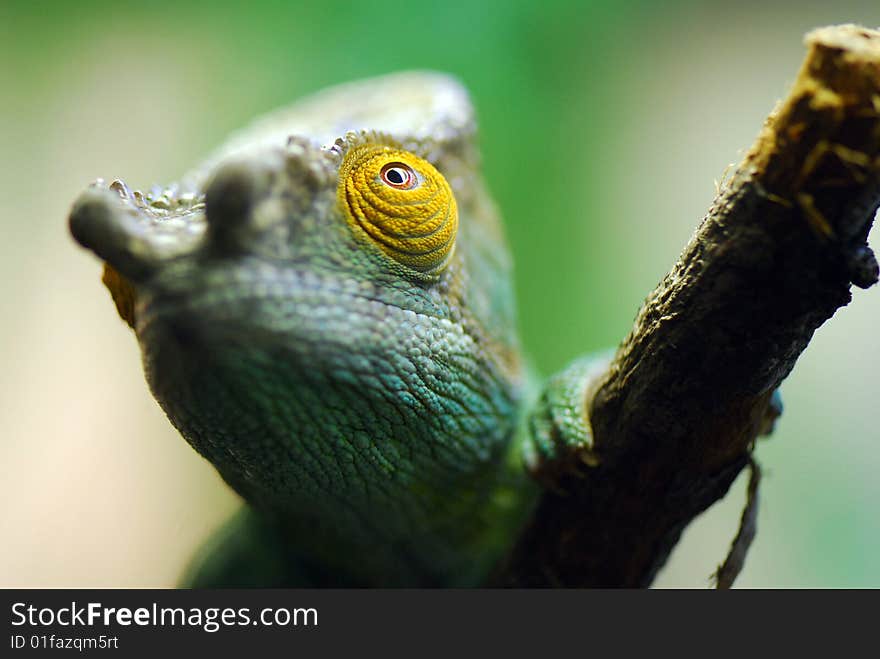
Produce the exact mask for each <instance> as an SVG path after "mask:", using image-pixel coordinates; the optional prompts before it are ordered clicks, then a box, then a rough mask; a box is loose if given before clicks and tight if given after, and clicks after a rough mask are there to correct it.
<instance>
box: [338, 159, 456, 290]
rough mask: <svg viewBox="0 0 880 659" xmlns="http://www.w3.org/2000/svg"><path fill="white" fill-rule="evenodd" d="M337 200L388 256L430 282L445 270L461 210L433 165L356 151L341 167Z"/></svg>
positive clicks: (354, 221) (348, 216)
mask: <svg viewBox="0 0 880 659" xmlns="http://www.w3.org/2000/svg"><path fill="white" fill-rule="evenodd" d="M337 195H338V197H339V203H340V205H341V206H342V209H343V211H344V213H345V216H346V218H347V219H348V222H349V224H350V225H352V227H353V228H354V229H355V230H356V231H362V232H364V233H365V234H366V235H367V236H369V238H370V239H371V240H372V241H373V242H374V243H375V244H376V245H378V247H379V248H380V249H381V250H382V251H383V252H384V253H385V254H386V255H387V256H388V257H390V258H392V259H394V260H395V261H397V262H398V263H400V264H401V265H404V266H406V267H408V268H411V269H413V270H415V271H417V272H419V273H422V274H424V275H427V276H429V277H431V276H436V275H439V274H440V272H442V271H443V269H444V268H445V267H446V264H447V263H448V262H449V258H450V256H451V255H452V248H453V246H454V244H455V234H456V231H457V230H458V208H457V207H456V205H455V197H454V196H453V195H452V189H451V188H450V187H449V183H447V182H446V179H445V178H443V175H442V174H441V173H440V172H438V171H437V170H436V169H435V168H434V166H433V165H431V164H430V163H429V162H427V161H425V160H422V159H421V158H419V157H417V156H414V155H413V154H411V153H409V152H407V151H402V150H400V149H395V148H392V147H389V146H382V145H376V144H366V145H361V146H356V147H354V148H352V149H351V150H350V151H349V152H348V153H347V154H346V155H345V159H344V160H343V162H342V166H341V168H340V170H339V188H338V190H337Z"/></svg>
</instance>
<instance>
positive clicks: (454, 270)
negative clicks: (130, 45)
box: [70, 73, 590, 586]
mask: <svg viewBox="0 0 880 659" xmlns="http://www.w3.org/2000/svg"><path fill="white" fill-rule="evenodd" d="M475 134H476V128H475V121H474V116H473V110H472V108H471V104H470V102H469V100H468V97H467V94H466V92H465V91H464V90H463V88H462V87H461V86H460V85H459V84H458V83H457V82H456V81H455V80H453V79H451V78H449V77H447V76H444V75H441V74H434V73H403V74H395V75H392V76H387V77H384V78H379V79H373V80H367V81H362V82H357V83H350V84H348V85H343V86H341V87H338V88H333V89H331V90H327V91H325V92H323V93H320V94H318V95H316V96H314V97H311V98H309V99H306V100H304V101H301V102H300V103H298V104H296V105H294V106H292V107H291V108H289V109H286V110H282V111H280V112H278V113H276V114H274V115H270V116H269V117H267V118H266V119H263V120H262V121H260V122H258V123H257V124H255V125H254V126H253V127H252V128H250V129H248V130H246V131H244V132H243V133H242V134H240V135H238V136H234V137H233V138H232V139H231V140H230V142H229V143H228V144H227V145H226V146H224V147H222V148H221V149H220V150H219V151H218V152H217V153H216V154H215V155H214V156H212V157H211V158H209V159H208V161H207V162H206V163H205V164H203V165H202V166H201V167H199V168H197V169H196V170H194V172H193V173H191V174H189V175H187V176H186V177H185V178H184V179H183V181H181V183H179V184H177V185H175V186H171V187H170V188H167V189H155V190H153V191H152V192H150V193H147V194H143V193H140V192H133V191H132V190H131V189H129V188H128V186H126V185H125V184H124V183H122V182H121V181H118V180H117V181H114V182H113V183H111V184H109V185H106V184H104V183H102V182H98V183H97V184H95V185H93V186H92V187H91V188H89V189H88V190H86V192H84V193H83V194H82V195H81V197H80V198H79V199H78V200H77V202H76V203H75V204H74V207H73V210H72V211H71V216H70V228H71V231H72V233H73V235H74V237H75V238H76V240H77V241H78V242H80V243H81V244H82V245H83V246H85V247H87V248H89V249H91V250H93V251H94V252H95V253H96V254H97V255H98V256H99V257H100V258H102V259H103V260H104V261H105V262H106V264H107V265H106V267H105V275H104V281H105V283H106V284H107V286H108V288H109V289H110V291H111V293H112V294H113V298H114V301H115V302H116V305H117V308H118V310H119V313H120V315H121V316H122V317H123V318H124V319H125V320H126V321H127V322H129V324H130V325H131V326H132V327H133V329H134V330H135V333H136V335H137V338H138V341H139V343H140V346H141V349H142V355H143V364H144V370H145V374H146V378H147V381H148V383H149V385H150V388H151V390H152V392H153V394H154V396H155V397H156V399H157V400H158V402H159V403H160V405H161V406H162V408H163V409H164V411H165V412H166V414H167V415H168V417H169V419H170V420H171V422H172V423H173V424H174V426H175V427H176V428H177V429H178V430H179V431H180V432H181V434H182V435H183V436H184V437H185V438H186V440H187V441H188V442H189V443H190V444H191V445H192V446H193V447H194V448H195V449H196V450H197V451H198V452H199V453H200V454H201V455H203V456H204V457H205V458H207V459H208V460H210V461H211V463H213V465H214V466H215V467H216V468H217V470H218V471H219V473H220V474H221V476H222V477H223V478H224V480H225V481H226V482H227V483H228V484H229V485H230V486H231V487H233V488H234V489H235V491H236V492H238V493H239V494H240V495H241V496H242V497H243V499H244V500H245V502H246V503H247V505H246V506H245V508H244V510H243V511H242V512H241V513H239V514H238V515H237V516H236V517H235V518H234V519H233V520H231V521H230V522H229V524H227V525H226V527H224V528H223V529H221V530H220V531H219V532H218V534H217V537H216V538H214V539H213V540H212V541H211V542H209V543H208V545H207V546H206V548H205V549H204V550H203V551H202V552H201V554H200V556H199V557H197V558H196V559H195V561H194V562H193V565H192V566H191V567H190V569H189V571H188V574H187V576H186V577H185V579H184V583H186V584H188V585H196V586H204V585H312V586H322V585H364V586H410V585H421V586H424V585H430V586H465V585H477V584H480V583H482V582H484V580H485V579H486V578H487V575H489V574H490V572H491V570H492V568H493V566H495V565H497V564H498V562H499V561H500V560H502V559H503V557H504V554H505V551H506V550H508V549H509V548H510V546H511V543H512V542H513V539H514V538H515V536H516V533H517V531H518V529H519V528H520V527H521V525H522V524H523V523H524V521H525V520H526V519H527V517H528V514H529V512H530V510H531V507H532V504H533V503H534V501H535V498H536V495H537V493H538V492H539V491H540V487H539V485H537V482H538V480H540V479H537V480H536V479H535V478H533V476H534V475H538V476H540V475H541V474H547V473H551V472H552V471H553V468H555V467H558V466H559V465H564V464H565V462H566V457H567V455H568V454H569V453H570V451H568V452H566V449H567V448H571V447H575V448H576V449H577V450H578V451H580V454H581V458H583V459H582V460H581V464H582V465H583V464H584V463H586V464H589V463H590V459H588V456H589V444H590V437H589V429H588V426H587V423H586V418H585V415H584V410H583V405H584V400H585V396H584V387H585V383H586V382H587V379H588V378H587V377H586V374H588V372H589V368H588V367H587V366H585V364H586V363H587V362H584V361H583V360H581V361H578V362H575V363H574V364H573V365H572V367H571V368H570V369H569V370H568V371H566V372H565V373H563V374H561V375H560V376H557V377H556V378H553V379H551V380H550V381H549V383H548V385H547V387H546V388H545V390H544V391H543V392H541V391H540V390H539V389H538V387H537V386H536V384H535V382H536V380H535V378H534V377H532V376H531V374H530V371H529V369H528V368H527V367H526V366H525V365H524V361H523V358H522V356H521V352H520V347H519V342H518V339H517V334H516V313H515V305H514V297H513V291H512V285H511V273H510V269H511V264H510V260H509V256H508V253H507V249H506V246H505V242H504V238H503V234H502V231H501V228H500V223H499V217H498V213H497V211H496V208H495V206H494V204H493V202H492V200H491V198H490V196H489V193H488V191H487V189H486V186H485V183H484V181H483V179H482V177H481V174H480V170H479V154H478V151H477V147H476V143H475ZM585 456H587V457H585Z"/></svg>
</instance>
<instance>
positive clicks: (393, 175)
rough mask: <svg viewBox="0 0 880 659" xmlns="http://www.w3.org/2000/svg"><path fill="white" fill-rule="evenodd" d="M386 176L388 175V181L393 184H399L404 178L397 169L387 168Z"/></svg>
mask: <svg viewBox="0 0 880 659" xmlns="http://www.w3.org/2000/svg"><path fill="white" fill-rule="evenodd" d="M386 176H387V177H388V181H389V182H391V183H394V185H400V184H401V183H403V182H404V181H405V180H406V179H405V178H404V177H403V173H402V172H401V171H400V170H399V169H389V170H388V173H387V174H386Z"/></svg>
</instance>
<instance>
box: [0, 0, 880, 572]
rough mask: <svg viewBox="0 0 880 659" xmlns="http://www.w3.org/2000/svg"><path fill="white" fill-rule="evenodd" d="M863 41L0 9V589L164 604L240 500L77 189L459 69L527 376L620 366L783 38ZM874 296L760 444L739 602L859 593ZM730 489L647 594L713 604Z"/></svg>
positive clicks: (528, 11) (853, 2) (776, 66)
mask: <svg viewBox="0 0 880 659" xmlns="http://www.w3.org/2000/svg"><path fill="white" fill-rule="evenodd" d="M841 22H858V23H862V24H864V25H868V26H872V27H873V26H877V25H880V5H878V4H877V2H876V0H861V1H857V0H841V1H840V2H836V3H829V2H827V1H826V2H798V3H782V2H780V3H774V2H761V3H758V2H740V3H730V2H702V3H697V2H686V1H679V2H666V3H655V2H648V1H632V2H620V1H616V2H607V1H604V0H602V1H595V2H579V3H575V2H551V1H546V0H545V1H544V2H540V3H538V2H535V3H526V2H490V3H477V2H473V1H470V2H444V3H436V4H431V3H424V2H423V3H355V2H350V1H349V2H335V1H326V0H325V1H324V2H321V3H313V4H312V3H292V2H271V1H257V0H253V1H251V2H248V3H242V4H241V5H233V4H228V5H226V4H223V3H216V2H212V3H192V4H186V5H184V4H183V3H180V2H163V3H150V2H139V3H120V2H113V3H110V2H103V3H98V2H83V1H80V2H76V3H72V2H64V3H62V2H58V3H51V2H9V1H8V0H3V1H2V2H0V99H2V100H0V153H2V159H0V227H2V238H3V239H2V241H0V282H2V284H0V285H2V286H3V291H2V294H0V305H2V308H0V314H2V315H0V317H2V323H0V363H2V368H0V433H2V441H0V538H2V544H0V585H2V586H13V585H16V586H46V585H56V586H62V585H77V586H128V585H137V586H157V585H158V586H163V585H171V584H172V583H174V580H175V579H176V577H177V575H178V574H179V572H180V570H181V568H182V565H183V564H184V562H185V560H186V558H187V557H188V556H189V554H190V553H191V551H192V550H193V548H194V547H195V545H196V544H197V543H198V542H199V541H200V540H201V539H202V538H203V537H204V536H205V535H206V534H207V533H208V532H209V531H210V530H211V529H212V528H214V527H215V526H217V525H218V524H219V523H220V521H221V520H222V519H223V518H224V517H225V516H226V515H227V514H228V513H229V511H230V510H231V509H233V508H234V507H235V506H236V505H237V502H236V499H235V497H234V496H233V495H232V494H231V493H230V492H229V490H228V489H227V488H226V487H225V486H224V485H223V484H222V482H221V481H220V479H219V478H218V477H217V476H216V475H215V474H214V472H213V470H212V468H211V467H210V466H209V465H208V464H207V463H206V462H204V461H203V460H202V459H201V458H199V457H198V456H197V455H196V454H195V453H194V452H193V451H192V450H191V449H190V448H189V447H188V446H187V445H186V444H185V442H184V441H183V440H182V439H181V438H180V437H179V436H178V435H177V434H176V432H175V431H174V430H173V429H172V428H171V426H170V425H169V424H168V423H167V421H166V420H165V419H164V417H163V415H162V412H161V411H160V410H159V408H158V406H157V405H156V404H155V402H154V401H153V400H152V398H151V397H150V395H149V393H148V391H147V388H146V385H145V384H144V381H143V376H142V374H141V370H140V358H139V353H138V349H137V346H136V343H135V340H134V338H133V336H132V335H131V333H130V331H129V330H128V328H127V327H125V326H124V325H123V323H122V322H121V321H119V319H118V318H117V317H116V313H115V311H114V309H113V307H112V304H111V303H110V299H109V296H108V295H107V293H106V291H105V290H104V289H103V287H102V286H101V285H100V283H99V276H100V265H99V263H98V262H97V261H96V260H95V259H94V258H92V257H91V255H89V254H87V253H86V252H83V251H81V250H80V249H78V248H77V247H76V246H75V245H74V243H73V241H72V240H71V239H70V238H69V237H68V234H67V229H66V214H67V211H68V209H69V205H70V203H71V202H72V200H73V199H74V197H75V196H76V195H77V194H78V192H80V190H81V189H83V188H84V187H85V186H86V185H87V184H88V183H89V182H90V181H92V180H93V179H95V178H97V177H104V178H108V179H112V178H114V177H121V178H124V179H125V180H126V181H127V182H128V183H130V184H131V185H132V186H137V187H147V186H149V185H150V184H152V183H162V182H170V181H173V180H174V179H176V178H177V177H179V176H180V175H181V174H182V173H183V172H184V171H185V170H186V169H187V168H188V167H190V166H192V165H193V164H195V163H196V162H197V161H198V160H199V158H200V157H201V156H203V155H204V154H205V153H206V152H207V151H209V150H210V149H211V148H212V147H213V146H216V145H217V144H218V143H219V142H220V140H221V139H222V138H223V137H224V136H225V135H226V134H227V133H228V132H229V131H230V130H233V129H235V128H237V127H239V126H241V125H242V124H244V123H246V122H247V121H248V120H250V119H251V118H253V117H254V116H256V115H258V114H260V113H262V112H265V111H267V110H270V109H272V108H274V107H276V106H279V105H283V104H285V103H288V102H290V101H292V100H294V99H296V98H297V97H299V96H301V95H302V94H305V93H307V92H311V91H313V90H317V89H319V88H321V87H324V86H326V85H329V84H333V83H337V82H342V81H345V80H350V79H354V78H359V77H363V76H368V75H375V74H381V73H386V72H389V71H394V70H400V69H410V68H431V69H439V70H443V71H449V72H451V73H454V74H456V75H458V76H459V77H460V78H461V79H462V80H463V81H464V82H465V84H466V85H467V86H468V87H469V89H470V90H471V92H472V94H473V99H474V102H475V104H476V107H477V110H478V114H479V118H480V125H481V134H482V146H483V153H484V163H485V171H486V176H487V178H488V181H489V185H490V187H491V189H492V190H493V191H494V194H495V196H496V198H497V200H498V203H499V205H500V207H501V209H502V212H503V214H504V216H505V222H506V226H507V230H508V235H509V238H510V243H511V248H512V251H513V254H514V258H515V262H516V289H517V293H518V300H519V307H520V314H521V315H520V324H521V329H522V334H523V338H524V342H525V344H526V346H527V348H528V350H529V352H530V353H531V355H532V356H533V358H534V360H535V362H536V363H537V365H538V366H539V367H540V369H541V370H542V371H544V372H545V373H549V372H551V371H554V370H556V369H558V368H560V367H561V366H562V365H563V364H564V363H565V362H566V361H567V360H569V359H570V358H572V357H574V356H575V355H577V354H578V353H582V352H585V351H589V350H595V349H599V348H603V347H606V346H611V345H615V344H616V343H617V342H618V341H619V340H620V339H621V338H623V336H624V335H625V334H626V332H627V331H628V329H629V326H630V323H631V321H632V318H633V316H634V314H635V312H636V310H637V308H638V306H639V304H640V302H641V300H642V299H643V298H644V296H645V295H646V294H647V293H648V292H649V291H650V290H651V289H652V288H653V286H654V285H655V284H656V282H657V281H658V280H659V279H660V278H661V276H662V275H663V274H665V272H666V271H667V270H668V268H669V267H670V266H671V265H672V263H673V262H674V261H675V258H676V257H677V255H678V253H679V251H680V250H681V248H682V246H683V245H684V244H685V242H686V241H687V240H688V238H689V237H690V235H691V234H692V232H693V230H694V228H695V227H696V225H697V224H698V222H699V220H700V218H701V217H702V215H703V213H704V212H705V210H706V209H707V208H708V206H709V204H710V203H711V201H712V199H713V196H714V191H715V188H714V180H715V179H720V178H721V175H722V172H723V171H724V170H725V168H726V167H727V165H728V164H730V163H734V162H736V161H738V159H739V157H740V155H741V152H742V150H743V149H745V148H746V147H748V146H749V145H750V144H751V142H752V140H753V138H754V136H755V135H756V134H757V132H758V130H759V128H760V126H761V123H762V121H763V119H764V117H765V116H766V114H767V113H768V112H769V111H770V109H771V108H772V107H773V105H774V103H775V102H776V100H777V99H778V98H780V97H781V96H782V95H783V94H784V92H785V90H786V88H787V85H788V84H789V83H790V82H791V81H792V80H793V78H794V75H795V73H796V72H797V69H798V67H799V65H800V62H801V59H802V57H803V52H804V51H803V46H802V37H803V34H804V33H805V32H806V31H808V30H809V29H811V28H813V27H817V26H821V25H825V24H830V23H841ZM878 321H880V291H876V290H874V291H867V292H862V291H855V302H854V304H853V305H851V307H848V308H846V309H844V310H842V311H840V312H839V313H838V315H837V316H836V317H835V318H834V320H833V321H832V322H830V323H829V324H828V325H827V326H825V327H823V328H821V329H820V330H819V331H818V332H817V334H816V336H815V338H814V340H813V342H812V344H811V345H810V347H809V349H808V350H807V352H806V353H805V354H804V356H803V357H802V358H801V360H800V362H799V363H798V366H797V368H796V369H795V371H794V373H793V375H792V376H791V377H790V378H789V379H788V380H787V381H786V383H785V385H784V387H783V392H784V397H785V403H786V412H785V415H784V417H783V419H782V421H781V423H780V424H779V426H778V431H777V433H776V435H775V436H774V437H772V438H771V439H770V440H768V441H766V442H763V443H762V444H761V445H760V447H759V451H758V455H759V459H760V460H761V462H762V463H763V464H764V466H765V469H766V474H767V477H766V479H765V482H764V488H763V492H762V500H761V509H760V517H759V533H758V537H757V540H756V542H755V544H754V547H753V550H752V552H751V555H750V556H749V559H748V561H747V563H746V568H745V571H744V573H743V574H742V576H741V578H740V580H739V582H738V585H740V586H875V587H876V586H880V561H878V560H877V558H878V555H880V515H878V513H877V505H878V504H880V478H878V477H877V474H878V472H880V451H878V446H877V441H878V439H880V431H878V429H877V414H876V402H875V400H876V394H875V388H874V386H875V382H876V366H877V359H876V358H875V357H873V355H874V354H875V353H874V332H875V330H874V328H875V327H876V324H877V323H878ZM743 480H744V479H743V478H741V479H740V480H739V481H738V482H737V484H736V485H735V487H734V488H733V489H732V490H731V493H730V495H729V496H728V497H727V499H726V500H725V501H724V502H722V503H720V504H718V505H716V506H715V507H714V508H712V509H711V510H710V511H709V512H708V513H706V514H704V515H703V516H702V517H701V518H700V519H698V520H697V522H696V523H695V524H694V525H692V526H691V528H690V529H689V530H688V531H687V533H686V535H685V537H684V539H683V541H682V543H681V544H680V545H679V546H678V548H677V549H676V551H675V553H674V554H673V556H672V559H671V560H670V563H669V564H668V566H667V567H666V568H665V569H664V571H663V572H662V573H661V575H660V577H659V579H658V580H657V584H656V585H658V586H697V587H703V586H705V585H707V584H708V578H709V575H710V574H711V573H712V571H713V570H714V569H715V567H716V566H717V564H718V563H719V562H720V560H721V559H722V558H723V556H724V553H725V551H726V548H727V546H728V543H729V541H730V539H731V538H732V537H733V535H734V533H735V530H736V525H737V522H738V518H739V513H740V508H741V505H742V502H743V500H744V489H745V488H744V482H743Z"/></svg>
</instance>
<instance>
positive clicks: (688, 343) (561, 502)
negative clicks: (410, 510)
mask: <svg viewBox="0 0 880 659" xmlns="http://www.w3.org/2000/svg"><path fill="white" fill-rule="evenodd" d="M806 43H807V46H808V54H807V57H806V60H805V62H804V65H803V67H802V69H801V71H800V73H799V75H798V78H797V80H796V82H795V84H794V86H793V88H792V90H791V92H790V94H789V96H788V98H787V99H786V100H785V101H784V102H783V103H781V104H780V106H779V107H778V108H777V109H776V111H775V112H774V113H773V114H771V116H770V117H769V118H768V120H767V122H766V123H765V126H764V128H763V130H762V132H761V134H760V135H759V137H758V139H757V141H756V143H755V145H754V146H753V147H752V148H751V150H750V151H749V152H748V154H747V155H746V156H745V159H744V160H743V162H742V164H741V165H740V166H739V168H738V169H737V171H736V173H735V174H734V175H733V177H732V179H731V180H730V181H729V182H728V183H727V184H726V186H725V187H724V189H723V190H722V191H721V193H720V194H719V195H718V197H717V198H716V200H715V202H714V204H713V206H712V208H711V210H710V211H709V214H708V215H707V216H706V218H705V219H704V220H703V222H702V224H701V225H700V227H699V229H698V230H697V233H696V235H695V236H694V238H693V239H692V240H691V242H690V244H688V245H687V247H686V248H685V250H684V252H683V253H682V255H681V257H680V259H679V261H678V263H677V264H676V265H675V267H674V268H673V269H672V271H671V272H670V273H669V274H668V275H667V276H666V277H665V278H664V279H663V281H661V282H660V284H659V285H658V286H657V288H656V289H655V290H654V292H653V293H651V295H650V296H649V297H648V299H647V300H646V302H645V304H644V306H643V307H642V309H641V311H640V312H639V314H638V316H637V318H636V320H635V325H634V327H633V329H632V332H631V333H630V335H629V337H627V339H626V340H625V341H624V342H623V344H622V345H621V346H620V348H619V350H618V352H617V354H616V356H615V357H614V359H613V361H612V363H611V366H610V368H609V370H608V371H607V373H606V374H605V375H604V376H603V377H602V378H600V379H599V380H598V381H596V383H595V385H594V386H593V387H592V388H591V392H592V397H591V400H589V401H588V406H587V408H588V410H589V421H590V424H591V427H592V430H593V436H594V442H595V449H594V450H595V452H596V453H597V454H598V456H599V459H600V464H599V465H598V466H597V467H595V468H593V469H591V470H590V471H589V472H588V473H587V475H586V477H584V478H578V477H576V476H573V475H571V476H562V477H561V480H560V482H559V483H558V485H559V487H558V490H559V491H562V492H568V493H569V494H568V495H564V496H563V495H560V494H558V493H555V492H553V491H550V490H547V491H546V492H545V493H544V494H543V495H542V499H541V501H540V503H539V506H538V509H537V512H536V513H535V515H534V517H533V520H532V522H531V524H530V526H529V527H528V528H527V529H526V530H525V531H524V532H523V534H522V535H521V537H520V538H519V542H518V544H517V546H516V548H515V550H514V552H513V553H512V555H511V556H510V558H509V561H508V563H507V565H506V568H505V570H504V572H503V577H502V578H501V583H504V584H506V585H518V586H557V585H563V586H647V585H649V584H650V583H651V581H652V580H653V578H654V576H655V575H656V573H657V571H658V570H659V568H660V567H661V566H662V565H663V564H664V562H665V561H666V559H667V557H668V555H669V553H670V551H671V550H672V548H673V547H674V545H675V544H676V543H677V541H678V539H679V537H680V534H681V532H682V530H683V529H684V528H685V526H687V524H688V523H689V522H690V521H691V520H692V519H693V518H694V517H695V516H696V515H698V514H699V513H700V512H702V511H703V510H705V509H706V508H707V507H708V506H710V505H711V504H712V503H714V502H715V501H716V500H718V499H720V498H721V497H722V496H723V495H724V494H725V492H726V491H727V489H728V488H729V487H730V485H731V483H732V482H733V480H734V479H735V478H736V476H737V474H739V472H740V470H741V469H742V468H743V467H744V466H745V465H746V464H748V463H749V460H750V454H751V450H752V448H753V446H754V441H755V438H756V437H757V436H758V434H760V433H761V431H762V430H763V429H765V428H766V425H767V420H768V418H769V417H772V416H773V411H772V406H771V405H770V403H771V397H772V394H773V392H774V390H775V389H776V387H777V386H779V384H780V382H782V380H783V379H784V378H785V377H786V376H787V375H788V374H789V373H790V372H791V369H792V368H793V367H794V364H795V361H796V360H797V357H798V356H799V355H800V353H801V352H802V351H803V350H804V348H806V346H807V344H808V343H809V341H810V338H811V337H812V335H813V332H814V331H815V330H816V328H817V327H819V326H820V325H821V324H822V323H823V322H825V321H826V320H827V319H828V318H830V317H831V316H832V315H833V314H834V312H835V311H836V310H837V309H838V308H839V307H841V306H843V305H846V304H847V303H848V302H849V301H850V291H849V289H850V284H851V283H854V284H856V285H857V286H861V287H868V286H870V285H871V284H873V283H875V282H876V281H877V276H878V266H877V262H876V261H875V259H874V255H873V253H872V252H871V250H870V249H869V248H868V247H867V244H866V241H867V235H868V231H869V229H870V226H871V222H872V220H873V217H874V214H875V212H876V210H877V206H878V203H880V33H878V32H875V31H870V30H866V29H863V28H858V27H855V26H840V27H829V28H823V29H820V30H816V31H815V32H812V33H811V34H809V35H807V38H806Z"/></svg>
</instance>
